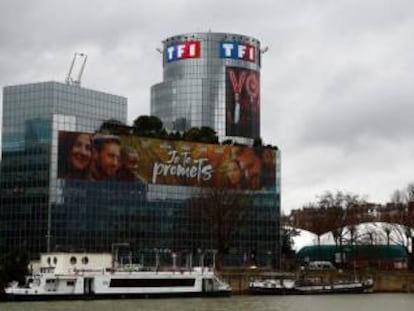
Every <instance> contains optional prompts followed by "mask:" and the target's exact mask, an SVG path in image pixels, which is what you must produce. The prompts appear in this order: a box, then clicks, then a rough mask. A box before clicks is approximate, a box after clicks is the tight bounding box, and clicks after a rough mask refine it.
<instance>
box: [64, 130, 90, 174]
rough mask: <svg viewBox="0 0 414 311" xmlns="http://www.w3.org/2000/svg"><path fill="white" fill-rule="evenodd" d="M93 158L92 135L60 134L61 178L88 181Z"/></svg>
mask: <svg viewBox="0 0 414 311" xmlns="http://www.w3.org/2000/svg"><path fill="white" fill-rule="evenodd" d="M91 158H92V141H91V135H90V134H86V133H72V132H61V133H59V159H58V165H59V168H58V177H59V178H64V179H86V177H87V174H88V170H89V166H90V163H91Z"/></svg>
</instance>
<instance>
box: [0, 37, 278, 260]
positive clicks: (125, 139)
mask: <svg viewBox="0 0 414 311" xmlns="http://www.w3.org/2000/svg"><path fill="white" fill-rule="evenodd" d="M185 37H186V36H178V37H173V38H170V39H168V42H167V41H165V46H164V63H165V67H164V82H163V83H161V84H159V85H157V86H154V87H153V89H152V102H151V113H152V114H153V115H156V116H159V117H160V118H161V119H162V121H163V122H164V124H165V126H166V127H167V128H168V129H169V130H171V131H183V130H185V129H188V128H189V127H193V126H210V127H213V128H214V129H215V130H216V131H218V134H219V136H220V138H221V140H224V139H226V138H230V139H232V140H234V141H236V142H238V143H244V144H246V145H248V144H250V143H251V142H252V141H253V139H254V138H256V137H259V136H260V118H259V116H260V109H259V108H260V96H259V95H260V87H259V86H260V85H259V76H260V75H259V69H260V46H259V42H258V41H257V40H255V39H253V38H249V37H246V36H240V35H233V34H212V33H207V34H194V35H193V34H191V35H188V36H187V38H185ZM187 64H188V66H187ZM180 77H181V79H180ZM3 94H4V97H3V147H2V157H3V161H2V163H1V179H0V180H1V182H0V191H1V207H0V248H1V249H0V250H1V251H4V252H5V251H9V250H11V249H13V248H16V247H17V248H25V249H26V250H28V251H29V252H30V253H31V255H32V257H37V256H38V253H39V252H44V251H46V250H53V251H71V250H73V251H97V252H101V251H111V249H112V246H114V245H129V247H130V249H131V250H132V252H133V253H132V256H133V257H135V258H134V259H138V260H142V261H144V262H143V263H145V264H149V263H154V262H157V261H158V260H157V259H159V260H160V261H162V260H163V257H164V259H165V260H168V257H171V254H173V253H174V254H181V257H179V258H178V261H181V263H183V262H184V258H185V256H190V255H191V256H192V258H193V259H194V263H196V262H197V261H196V258H195V257H197V256H198V257H199V258H205V259H206V261H207V260H211V256H212V254H214V253H215V252H216V251H217V250H218V249H220V251H221V252H224V253H225V255H226V256H225V257H226V258H225V261H226V262H227V263H228V264H231V265H247V264H249V263H252V262H254V263H256V264H258V265H270V264H276V263H277V262H278V260H279V259H280V256H279V251H280V244H279V242H280V241H279V240H280V236H279V214H280V153H279V150H277V149H276V148H265V147H260V148H251V147H248V146H246V145H228V144H205V143H195V142H188V141H180V140H171V139H168V140H166V139H155V138H147V137H138V136H135V135H130V134H128V128H127V127H122V126H121V127H119V128H118V131H117V132H116V133H114V132H111V133H108V132H104V131H102V130H99V128H100V126H101V124H102V122H103V121H106V120H110V119H111V120H112V119H115V120H118V121H120V122H121V123H126V119H127V117H126V110H127V107H126V105H127V103H126V102H127V101H126V99H125V98H123V97H120V96H115V95H109V94H105V93H101V92H97V91H92V90H88V89H85V88H82V87H80V85H77V84H75V85H71V84H62V83H57V82H47V83H37V84H28V85H17V86H9V87H5V88H4V92H3ZM115 123H116V122H115ZM98 130H99V131H98ZM217 207H219V210H217ZM217 211H219V212H217ZM217 217H219V218H220V219H218V218H217ZM154 254H158V258H157V257H154ZM191 256H190V257H191ZM209 256H210V258H209Z"/></svg>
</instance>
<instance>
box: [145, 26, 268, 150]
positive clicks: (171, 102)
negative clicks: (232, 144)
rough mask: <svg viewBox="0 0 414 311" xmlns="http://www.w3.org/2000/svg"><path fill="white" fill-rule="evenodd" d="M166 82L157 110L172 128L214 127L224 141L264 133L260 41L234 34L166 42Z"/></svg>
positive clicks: (154, 94)
mask: <svg viewBox="0 0 414 311" xmlns="http://www.w3.org/2000/svg"><path fill="white" fill-rule="evenodd" d="M160 51H162V54H163V55H162V56H163V81H162V82H161V83H158V84H156V85H154V86H153V87H152V89H151V114H152V115H155V116H157V117H159V118H160V119H161V120H162V121H163V123H164V125H165V127H166V129H167V130H169V131H180V132H183V131H185V130H188V129H189V128H191V127H201V126H208V127H211V128H213V129H214V130H215V131H216V132H217V134H218V136H219V138H220V139H221V140H225V139H232V140H234V141H236V142H238V143H245V144H250V143H251V142H252V141H253V139H254V138H258V137H260V66H261V63H260V62H261V58H260V57H261V50H260V42H259V41H258V40H257V39H254V38H252V37H249V36H245V35H239V34H233V33H213V32H206V33H188V34H182V35H177V36H173V37H169V38H167V39H165V40H164V41H163V49H162V50H160Z"/></svg>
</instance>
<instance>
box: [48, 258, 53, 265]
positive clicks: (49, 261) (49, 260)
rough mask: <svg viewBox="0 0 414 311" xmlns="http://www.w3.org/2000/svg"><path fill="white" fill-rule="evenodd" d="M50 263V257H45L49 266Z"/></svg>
mask: <svg viewBox="0 0 414 311" xmlns="http://www.w3.org/2000/svg"><path fill="white" fill-rule="evenodd" d="M51 262H52V261H51V259H50V257H47V264H48V265H50V263H51Z"/></svg>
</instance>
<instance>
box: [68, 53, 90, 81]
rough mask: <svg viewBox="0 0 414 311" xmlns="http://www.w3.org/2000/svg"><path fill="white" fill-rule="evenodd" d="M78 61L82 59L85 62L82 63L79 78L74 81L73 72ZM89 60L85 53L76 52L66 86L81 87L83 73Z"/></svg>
mask: <svg viewBox="0 0 414 311" xmlns="http://www.w3.org/2000/svg"><path fill="white" fill-rule="evenodd" d="M77 59H80V60H81V61H82V60H83V62H82V65H81V67H80V68H79V72H78V76H77V78H76V79H74V78H73V77H72V71H73V68H74V67H75V63H76V61H77ZM87 59H88V55H86V54H85V53H78V52H75V54H74V55H73V59H72V63H71V64H70V68H69V72H68V75H67V76H66V84H70V85H78V86H80V83H81V78H82V74H83V71H84V69H85V65H86V60H87Z"/></svg>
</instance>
